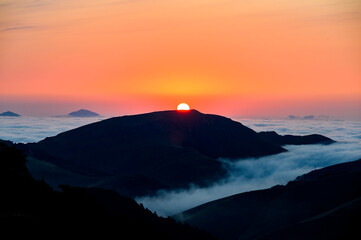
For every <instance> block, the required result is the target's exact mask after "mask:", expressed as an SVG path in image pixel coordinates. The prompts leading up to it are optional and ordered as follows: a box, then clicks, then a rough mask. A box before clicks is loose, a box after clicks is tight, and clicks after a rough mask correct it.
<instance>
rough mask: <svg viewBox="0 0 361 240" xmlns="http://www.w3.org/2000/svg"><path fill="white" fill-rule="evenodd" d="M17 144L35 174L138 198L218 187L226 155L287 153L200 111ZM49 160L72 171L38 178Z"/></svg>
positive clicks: (114, 122)
mask: <svg viewBox="0 0 361 240" xmlns="http://www.w3.org/2000/svg"><path fill="white" fill-rule="evenodd" d="M303 138H304V137H299V139H303ZM318 140H319V142H324V141H332V140H331V139H329V138H325V137H323V138H321V139H318ZM304 142H307V141H304ZM312 143H315V142H314V141H312ZM286 144H287V142H286ZM18 147H20V148H22V149H24V150H26V152H27V154H28V155H29V156H30V158H29V159H30V160H29V162H30V163H33V165H32V166H33V167H30V170H32V169H35V170H34V175H35V176H39V177H44V178H45V179H46V180H47V181H49V182H52V183H53V184H56V183H58V184H59V183H61V181H64V179H75V180H74V182H72V181H68V180H67V181H68V184H71V185H78V184H79V183H80V182H81V184H80V185H82V184H83V185H84V186H88V185H91V186H96V187H102V188H107V189H113V190H116V191H118V192H119V193H121V194H124V195H126V196H131V197H134V196H141V195H147V194H150V193H152V192H155V191H156V190H159V189H176V188H187V187H189V184H196V185H200V186H205V185H208V184H210V183H213V182H215V181H217V180H219V179H220V178H222V177H224V176H225V174H226V170H225V169H224V168H223V166H222V163H221V162H220V161H218V160H217V159H218V158H220V157H222V158H229V159H239V158H246V157H260V156H265V155H270V154H277V153H280V152H284V151H286V150H285V149H284V148H282V147H281V144H280V143H278V142H273V141H272V139H270V138H268V137H267V136H265V135H264V134H258V133H257V132H255V131H253V130H252V129H250V128H248V127H245V126H244V125H242V124H241V123H239V122H236V121H233V120H231V119H229V118H226V117H222V116H218V115H211V114H203V113H200V112H198V111H196V110H191V111H188V112H179V111H162V112H153V113H147V114H140V115H132V116H123V117H115V118H110V119H107V120H103V121H100V122H97V123H92V124H89V125H86V126H83V127H80V128H76V129H73V130H70V131H67V132H64V133H61V134H58V135H57V136H55V137H49V138H46V139H44V140H42V141H40V142H38V143H31V144H26V145H22V144H19V145H18ZM42 161H43V162H44V161H45V162H47V163H51V164H53V165H54V166H52V170H51V171H54V169H56V168H61V169H65V170H66V171H67V172H66V173H65V172H64V170H59V171H58V172H56V173H55V174H53V175H57V174H58V175H57V176H56V177H55V178H52V179H51V176H49V177H50V179H48V178H47V177H46V176H44V175H43V176H40V175H41V174H46V173H44V172H46V171H47V170H44V171H43V173H41V171H40V172H39V173H38V174H35V171H38V170H37V169H39V167H40V168H42V167H44V164H41V162H42ZM32 172H33V171H32ZM60 172H61V173H60ZM56 185H57V184H56Z"/></svg>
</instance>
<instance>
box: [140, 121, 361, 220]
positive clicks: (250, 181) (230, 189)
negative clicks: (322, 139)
mask: <svg viewBox="0 0 361 240" xmlns="http://www.w3.org/2000/svg"><path fill="white" fill-rule="evenodd" d="M237 121H240V122H241V123H243V124H244V125H246V126H248V127H250V128H252V129H254V130H256V131H273V130H274V131H276V132H277V133H279V134H298V135H304V134H312V133H318V134H322V135H325V136H327V137H330V138H332V139H334V140H336V141H338V142H337V143H334V144H331V145H303V146H291V145H287V146H285V148H286V149H287V150H288V152H285V153H281V154H277V155H273V156H267V157H262V158H258V159H254V158H249V159H241V160H239V161H235V162H230V161H229V160H227V159H220V161H222V162H224V164H225V166H226V167H227V169H228V171H229V174H230V176H229V177H228V178H227V179H224V180H222V181H221V182H218V183H216V184H214V185H213V186H210V187H207V188H199V187H197V186H192V187H191V188H190V189H188V190H178V191H160V192H159V193H158V194H157V195H156V196H153V197H142V198H138V199H136V200H137V202H139V203H143V205H144V206H145V207H147V208H149V209H150V210H152V211H156V212H157V213H158V214H159V215H161V216H170V215H173V214H176V213H179V212H181V211H184V210H187V209H189V208H192V207H195V206H198V205H200V204H203V203H206V202H209V201H212V200H216V199H219V198H222V197H226V196H229V195H233V194H236V193H241V192H246V191H252V190H257V189H264V188H268V187H271V186H274V185H277V184H286V183H287V182H288V181H290V180H293V179H294V178H296V177H297V176H299V175H302V174H304V173H307V172H309V171H311V170H313V169H317V168H322V167H325V166H329V165H333V164H337V163H341V162H347V161H353V160H357V159H359V158H361V144H360V143H361V122H351V121H326V120H263V119H256V120H253V119H237ZM184 174H187V173H184Z"/></svg>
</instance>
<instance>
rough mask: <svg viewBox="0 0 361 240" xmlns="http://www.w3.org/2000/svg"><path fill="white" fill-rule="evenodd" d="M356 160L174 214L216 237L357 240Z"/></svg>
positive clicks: (359, 185) (360, 166)
mask: <svg viewBox="0 0 361 240" xmlns="http://www.w3.org/2000/svg"><path fill="white" fill-rule="evenodd" d="M360 217H361V159H360V160H358V161H354V162H348V163H342V164H337V165H333V166H330V167H326V168H323V169H320V170H315V171H312V172H310V173H308V174H305V175H302V176H300V177H298V178H296V180H295V181H291V182H289V183H288V184H287V185H286V186H275V187H272V188H269V189H266V190H259V191H252V192H246V193H241V194H237V195H233V196H230V197H226V198H223V199H219V200H215V201H212V202H209V203H206V204H204V205H201V206H198V207H196V208H193V209H190V210H188V211H185V212H183V213H181V214H178V215H176V218H177V219H181V220H183V221H185V222H187V223H189V224H191V225H193V226H197V227H199V228H202V229H205V230H208V231H209V232H211V233H213V234H215V235H216V236H218V237H219V238H220V239H242V240H248V239H259V240H271V239H272V240H276V239H300V240H301V239H309V240H316V239H317V240H318V239H331V240H332V239H359V238H360V237H361V233H360V231H359V219H360Z"/></svg>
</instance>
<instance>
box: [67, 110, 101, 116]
mask: <svg viewBox="0 0 361 240" xmlns="http://www.w3.org/2000/svg"><path fill="white" fill-rule="evenodd" d="M68 116H69V117H99V116H100V115H99V114H98V113H95V112H92V111H89V110H86V109H80V110H78V111H75V112H71V113H69V114H68Z"/></svg>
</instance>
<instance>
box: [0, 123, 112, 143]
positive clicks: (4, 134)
mask: <svg viewBox="0 0 361 240" xmlns="http://www.w3.org/2000/svg"><path fill="white" fill-rule="evenodd" d="M102 119H105V117H94V118H68V117H43V118H40V117H17V118H14V117H0V139H3V140H10V141H12V142H15V143H19V142H21V143H28V142H38V141H40V140H42V139H44V138H46V137H51V136H55V135H57V134H59V133H61V132H64V131H68V130H70V129H73V128H77V127H80V126H83V125H86V124H89V123H93V122H97V121H99V120H102Z"/></svg>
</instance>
